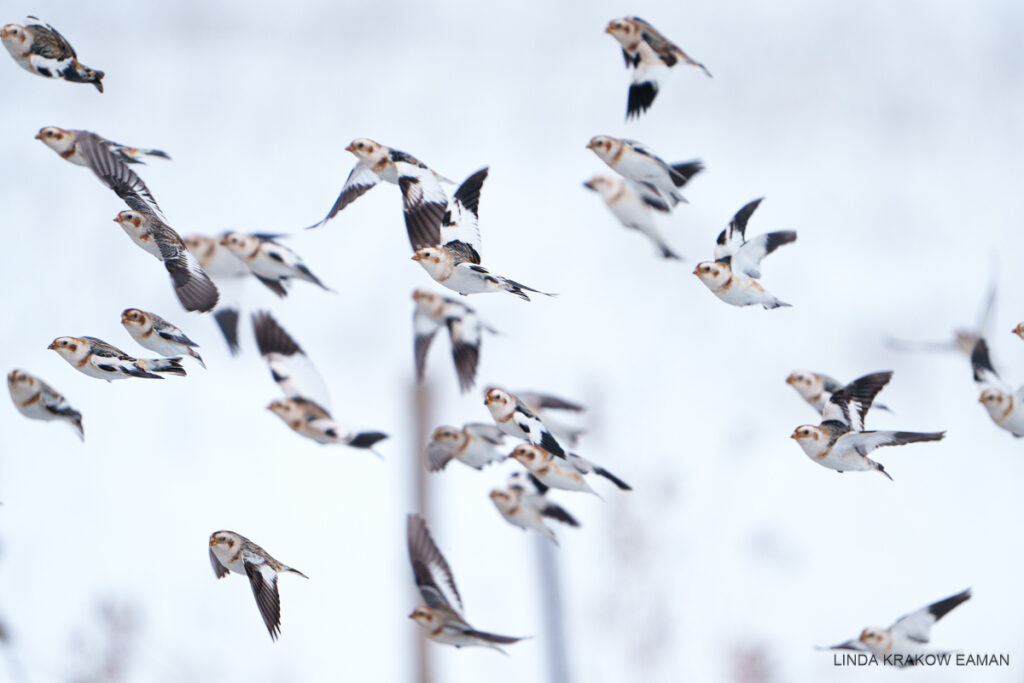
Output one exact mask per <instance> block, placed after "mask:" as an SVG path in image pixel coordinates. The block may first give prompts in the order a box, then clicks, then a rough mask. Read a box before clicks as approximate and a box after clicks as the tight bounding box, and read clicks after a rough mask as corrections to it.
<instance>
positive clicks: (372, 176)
mask: <svg viewBox="0 0 1024 683" xmlns="http://www.w3.org/2000/svg"><path fill="white" fill-rule="evenodd" d="M379 182H380V176H378V175H377V174H376V173H374V172H373V170H372V169H371V168H370V167H369V166H367V165H366V164H364V163H363V162H361V161H360V162H359V163H357V164H356V165H355V167H354V168H353V169H352V170H351V172H349V174H348V178H346V179H345V184H344V185H343V186H342V188H341V193H340V194H339V195H338V198H337V199H336V200H334V206H332V207H331V210H330V211H328V212H327V215H326V216H324V219H323V220H322V221H320V222H319V223H317V224H315V225H311V226H309V227H308V228H306V229H307V230H312V229H313V228H319V227H320V226H321V225H323V224H324V223H326V222H327V221H329V220H331V219H332V218H334V217H335V216H337V215H338V212H339V211H341V210H342V209H344V208H345V207H346V206H348V205H349V204H351V203H352V202H354V201H355V200H356V199H358V198H359V197H362V196H363V195H364V194H366V193H367V192H368V191H369V190H370V188H372V187H373V186H374V185H376V184H377V183H379Z"/></svg>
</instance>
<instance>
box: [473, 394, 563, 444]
mask: <svg viewBox="0 0 1024 683" xmlns="http://www.w3.org/2000/svg"><path fill="white" fill-rule="evenodd" d="M484 405H485V406H487V410H489V411H490V413H491V417H492V418H493V419H494V422H495V424H497V425H498V428H499V429H501V431H503V432H505V433H506V434H508V435H509V436H513V437H515V438H517V439H525V440H526V441H529V442H530V443H532V444H534V445H536V446H540V447H541V448H544V449H546V450H548V451H550V452H551V453H554V454H555V455H557V456H559V457H562V458H564V457H565V449H563V448H562V446H561V445H560V444H559V443H558V440H557V439H556V438H555V436H554V435H553V434H552V433H551V431H550V430H548V428H547V427H546V426H545V425H544V422H543V421H542V420H541V419H540V417H539V416H538V415H537V414H536V413H535V412H534V411H532V410H530V408H529V407H528V406H527V405H526V403H524V402H523V400H522V399H520V398H517V397H516V396H515V395H514V394H512V393H511V392H508V391H506V390H504V389H501V388H499V387H488V388H487V389H485V390H484Z"/></svg>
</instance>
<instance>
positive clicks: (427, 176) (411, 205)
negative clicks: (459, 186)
mask: <svg viewBox="0 0 1024 683" xmlns="http://www.w3.org/2000/svg"><path fill="white" fill-rule="evenodd" d="M395 170H396V171H397V172H398V186H399V187H400V188H401V189H402V201H403V205H404V210H405V229H406V232H408V233H409V243H410V244H411V245H412V248H413V251H416V250H418V249H422V248H423V247H436V246H438V245H439V244H441V219H442V218H443V217H444V214H445V209H446V208H447V207H448V196H447V195H446V194H445V193H444V190H443V189H441V181H440V180H439V179H438V177H437V174H436V173H434V172H433V171H431V170H430V169H429V168H427V167H426V166H423V165H417V164H413V163H409V162H406V161H396V162H395Z"/></svg>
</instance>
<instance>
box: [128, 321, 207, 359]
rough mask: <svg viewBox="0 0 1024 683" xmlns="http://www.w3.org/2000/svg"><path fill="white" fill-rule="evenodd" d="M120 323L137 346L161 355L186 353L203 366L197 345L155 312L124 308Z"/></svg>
mask: <svg viewBox="0 0 1024 683" xmlns="http://www.w3.org/2000/svg"><path fill="white" fill-rule="evenodd" d="M121 324H122V325H124V329H126V330H128V334H130V335H131V336H132V339H134V340H135V341H136V342H138V343H139V346H141V347H143V348H145V349H148V350H150V351H153V352H155V353H159V354H160V355H161V356H180V355H183V354H188V355H189V356H192V357H193V358H195V359H196V360H197V361H198V362H199V364H200V365H202V366H203V367H204V368H205V367H206V363H204V362H203V359H202V358H201V357H200V355H199V354H198V353H196V350H195V347H197V346H199V345H198V344H196V343H195V342H194V341H192V340H191V339H189V338H188V337H187V336H186V335H185V333H184V332H182V331H181V330H179V329H178V328H177V327H175V326H174V325H172V324H170V323H169V322H167V321H166V320H164V319H163V318H161V317H160V316H158V315H157V314H156V313H147V312H146V311H141V310H139V309H138V308H126V309H125V310H124V311H123V312H122V313H121Z"/></svg>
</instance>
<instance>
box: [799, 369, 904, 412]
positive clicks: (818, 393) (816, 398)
mask: <svg viewBox="0 0 1024 683" xmlns="http://www.w3.org/2000/svg"><path fill="white" fill-rule="evenodd" d="M786 384H788V385H789V386H791V387H793V388H794V389H796V391H797V393H798V394H800V398H802V399H803V400H805V401H807V403H808V405H810V406H811V407H812V408H814V409H815V410H817V411H818V413H819V414H820V413H821V411H822V410H824V409H825V404H826V403H828V400H829V398H831V397H832V394H834V393H835V392H837V391H839V390H840V389H842V388H843V387H844V386H846V385H845V384H843V383H842V382H839V381H837V380H834V379H832V378H831V377H829V376H828V375H825V374H822V373H820V372H811V371H810V370H794V371H793V372H791V373H789V377H787V378H786ZM872 407H873V408H874V409H875V410H885V411H888V412H892V411H891V410H889V408H888V407H886V406H884V405H882V404H881V403H875V404H873V405H872Z"/></svg>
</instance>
